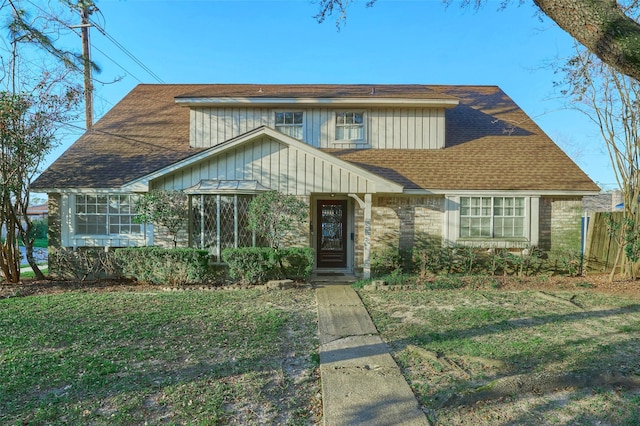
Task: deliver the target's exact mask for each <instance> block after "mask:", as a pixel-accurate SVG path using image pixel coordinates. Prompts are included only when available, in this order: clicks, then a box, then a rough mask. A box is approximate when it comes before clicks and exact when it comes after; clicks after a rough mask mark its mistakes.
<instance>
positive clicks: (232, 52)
mask: <svg viewBox="0 0 640 426" xmlns="http://www.w3.org/2000/svg"><path fill="white" fill-rule="evenodd" d="M454 1H455V0H454ZM365 3H366V1H365V0H357V1H355V2H354V3H353V4H352V6H351V7H350V9H349V15H348V19H347V23H346V25H345V26H343V27H342V28H341V30H340V31H337V30H336V26H335V23H334V21H333V20H331V21H327V22H325V23H323V24H319V23H317V21H316V20H315V19H314V18H313V16H314V15H315V14H316V13H317V10H318V6H317V4H314V3H312V2H311V1H308V0H256V1H248V0H247V1H243V0H226V1H225V0H201V1H186V0H173V1H151V0H117V1H116V0H97V6H98V8H99V9H100V13H97V14H95V15H94V16H93V20H94V21H96V22H97V23H98V24H100V25H101V26H102V27H103V28H104V29H105V30H106V32H107V33H108V35H109V36H110V37H112V38H113V39H115V40H116V41H117V42H119V43H120V44H121V45H122V46H124V47H125V48H126V49H127V50H128V51H129V52H130V53H132V54H133V55H134V56H135V57H136V58H137V59H138V60H139V61H140V62H142V63H143V64H144V65H145V66H146V67H147V68H148V69H150V70H151V71H152V72H153V73H154V74H155V75H157V76H158V77H159V78H160V79H161V80H162V81H163V82H165V83H265V84H267V83H375V84H384V83H415V84H482V85H498V86H500V87H501V88H502V89H503V90H504V91H505V92H506V93H507V94H508V95H509V96H511V97H512V98H513V99H514V100H515V102H516V103H518V104H519V105H520V107H521V108H523V109H524V110H525V111H526V112H527V113H528V114H529V115H530V116H531V117H533V118H534V119H535V120H536V122H537V123H538V124H539V125H540V127H541V128H542V129H543V130H544V131H545V132H546V133H547V134H548V135H549V136H550V137H551V138H553V139H554V140H555V141H556V143H558V145H560V147H562V148H563V149H564V150H565V152H566V153H567V154H568V155H569V156H570V157H571V158H573V159H574V161H576V162H577V163H578V164H579V165H580V166H581V167H582V169H583V170H584V171H585V172H586V173H587V174H588V175H589V176H590V177H591V178H592V179H593V180H594V181H596V182H597V183H598V184H600V185H601V186H602V187H604V188H605V189H611V188H613V187H616V186H617V185H616V184H615V178H614V175H613V172H612V170H611V167H610V165H609V161H608V156H607V155H606V148H605V145H604V142H602V141H601V139H600V136H599V134H598V129H597V128H596V127H595V126H594V125H592V124H591V123H590V122H589V121H588V120H587V119H586V118H585V117H584V116H583V115H582V114H581V113H579V112H577V111H573V110H568V109H566V108H565V107H566V105H565V104H566V101H565V100H564V99H562V98H560V97H559V95H558V94H557V93H554V88H553V82H554V81H556V80H559V79H560V76H558V75H554V72H553V67H551V66H550V64H553V63H555V62H558V58H561V57H566V56H568V55H570V54H571V52H572V50H573V41H572V39H571V37H569V36H568V35H567V34H566V33H564V32H563V31H562V30H560V29H559V28H558V27H557V26H556V25H555V24H554V23H553V22H552V21H551V20H549V19H547V18H544V19H542V20H541V19H540V16H538V15H536V9H535V8H534V6H533V5H532V3H531V2H526V3H525V4H523V5H522V6H518V5H517V3H518V2H517V1H513V3H514V4H512V5H510V6H509V7H507V8H506V9H505V10H501V11H499V9H500V2H499V1H494V0H489V1H488V2H487V4H486V5H485V6H484V7H483V8H481V9H480V10H478V11H474V10H473V9H471V8H467V9H463V8H460V7H459V6H458V3H454V4H452V5H451V6H449V7H445V6H444V5H443V4H442V3H441V2H440V1H439V0H413V1H402V0H378V2H377V3H376V5H375V6H374V7H371V8H367V7H365ZM91 42H92V45H93V49H92V56H93V59H94V61H96V62H97V63H98V64H99V65H100V66H101V68H102V72H101V73H100V74H96V75H95V76H94V77H95V78H96V79H98V80H100V81H103V82H108V81H112V80H114V79H115V78H116V77H122V79H121V80H120V81H119V82H117V83H113V84H101V83H96V95H95V110H96V118H99V117H100V116H101V115H103V114H104V113H105V112H107V111H108V110H109V109H110V108H111V107H113V105H115V104H116V103H117V102H118V101H119V100H120V99H121V98H122V97H123V96H124V95H126V94H127V93H128V92H129V91H130V90H131V89H132V88H133V87H135V85H137V84H139V83H140V82H142V83H156V82H158V81H157V80H156V79H155V78H154V77H153V76H152V75H150V74H149V73H147V72H146V71H145V70H144V69H143V68H141V67H140V66H139V65H137V64H136V63H135V62H134V61H133V60H132V59H130V58H129V57H127V55H125V54H124V53H123V52H122V51H121V50H120V49H119V48H118V47H117V46H116V45H115V44H114V43H113V42H112V41H110V40H109V39H108V38H107V37H105V36H104V35H102V34H100V32H99V31H97V30H96V29H92V30H91ZM77 49H78V50H79V49H80V41H79V39H78V47H77ZM105 54H106V55H105ZM123 68H124V70H123ZM125 70H126V71H125ZM83 124H84V122H82V125H83ZM74 137H77V135H75V136H74ZM72 140H73V137H71V138H70V137H67V138H66V139H65V141H64V143H63V145H62V147H61V148H60V149H58V150H56V151H55V152H54V153H53V154H52V155H51V157H50V158H49V162H50V161H52V160H53V159H55V158H56V157H57V156H59V155H60V154H61V153H62V151H63V150H64V149H65V148H67V147H68V146H69V145H70V143H71V142H72ZM532 166H533V167H535V165H532Z"/></svg>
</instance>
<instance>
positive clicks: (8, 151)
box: [0, 0, 83, 282]
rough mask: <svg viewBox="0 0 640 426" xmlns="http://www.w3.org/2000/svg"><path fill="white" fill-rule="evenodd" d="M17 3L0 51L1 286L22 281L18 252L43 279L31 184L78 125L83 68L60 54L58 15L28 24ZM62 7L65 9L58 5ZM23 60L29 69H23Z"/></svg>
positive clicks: (7, 12) (10, 6) (6, 12)
mask: <svg viewBox="0 0 640 426" xmlns="http://www.w3.org/2000/svg"><path fill="white" fill-rule="evenodd" d="M25 3H28V4H29V6H30V7H33V8H34V9H36V8H37V10H39V11H42V8H41V6H35V5H34V4H33V3H30V2H22V1H20V0H7V1H5V2H2V3H1V4H0V12H2V17H3V18H4V19H3V22H6V24H7V30H8V32H7V36H8V37H7V39H6V40H5V43H3V44H2V47H0V48H1V49H3V50H4V53H2V55H1V56H2V59H3V67H2V68H1V69H0V86H1V88H0V227H2V228H3V229H4V231H5V238H4V241H2V244H1V245H0V272H1V273H2V275H3V277H4V279H5V280H7V281H9V282H18V281H19V280H20V260H21V255H20V250H19V248H18V241H22V243H23V244H24V246H25V249H26V257H27V261H28V262H29V264H30V266H31V268H32V269H33V271H34V272H35V275H36V277H37V278H38V279H43V278H44V276H43V274H42V272H41V271H40V269H39V268H38V266H37V263H36V261H35V259H34V256H33V244H34V241H35V236H36V232H34V225H33V223H32V222H31V220H30V218H29V217H28V215H27V209H28V207H29V196H30V182H31V180H32V179H33V178H34V177H35V175H36V174H37V173H38V172H39V171H40V170H39V169H40V166H41V164H42V162H43V160H44V159H45V157H46V155H47V154H48V153H49V152H51V150H52V149H53V148H55V146H56V145H57V136H58V131H59V130H60V129H61V128H62V127H63V126H64V124H65V123H67V122H68V121H70V120H72V119H73V118H75V114H74V111H75V109H76V107H77V104H78V102H79V95H80V93H81V91H80V89H79V88H78V86H77V85H75V84H74V81H73V79H74V76H75V75H76V73H77V72H78V71H80V69H81V66H80V65H81V64H82V63H83V61H82V60H81V59H80V56H79V55H77V54H73V53H71V52H68V51H65V50H62V49H58V48H57V47H56V46H55V45H54V41H53V40H58V39H59V38H60V37H61V35H62V32H64V31H71V30H69V29H68V28H67V25H66V24H65V23H64V22H63V19H62V16H63V13H62V14H60V13H51V14H46V13H41V14H40V15H37V16H35V17H32V16H31V15H30V13H28V11H27V10H26V9H25V7H23V6H24V4H25ZM60 6H63V3H61V4H60ZM27 61H28V64H27Z"/></svg>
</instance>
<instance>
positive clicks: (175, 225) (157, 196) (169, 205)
mask: <svg viewBox="0 0 640 426" xmlns="http://www.w3.org/2000/svg"><path fill="white" fill-rule="evenodd" d="M135 209H136V212H137V213H138V214H137V215H136V216H135V218H134V220H135V221H136V222H138V223H153V224H156V225H160V226H164V227H165V228H166V229H167V231H168V232H169V234H170V235H171V237H172V238H173V246H174V247H177V246H178V234H179V233H180V230H181V229H182V228H183V227H184V225H185V223H186V221H187V218H188V215H189V206H188V204H187V196H186V194H185V193H184V192H181V191H166V190H153V191H151V192H148V193H146V194H144V195H143V196H142V197H140V198H139V199H138V200H137V201H136V204H135Z"/></svg>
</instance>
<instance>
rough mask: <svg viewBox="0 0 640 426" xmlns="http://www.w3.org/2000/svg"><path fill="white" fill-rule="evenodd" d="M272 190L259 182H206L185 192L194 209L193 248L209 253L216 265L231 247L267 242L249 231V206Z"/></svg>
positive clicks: (192, 217) (191, 228)
mask: <svg viewBox="0 0 640 426" xmlns="http://www.w3.org/2000/svg"><path fill="white" fill-rule="evenodd" d="M265 190H268V188H265V187H264V186H262V185H260V183H258V182H257V181H231V180H229V181H225V180H202V181H200V183H198V184H197V185H195V186H193V187H191V188H188V189H186V190H185V193H187V194H189V203H190V208H191V217H190V227H189V230H190V232H189V234H190V235H189V244H190V245H191V247H196V248H201V249H207V250H209V252H210V253H211V256H212V257H213V259H214V261H215V262H222V251H223V250H224V249H226V248H229V247H234V248H237V247H255V246H261V245H264V244H263V241H262V240H261V239H260V238H259V237H258V236H257V235H256V234H255V233H254V232H252V231H250V230H249V204H250V203H251V200H252V199H253V197H254V196H255V194H256V193H258V192H262V191H265Z"/></svg>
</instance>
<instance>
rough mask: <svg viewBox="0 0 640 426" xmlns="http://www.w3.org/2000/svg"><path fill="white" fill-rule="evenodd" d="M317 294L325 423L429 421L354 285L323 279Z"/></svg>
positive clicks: (329, 425) (333, 425)
mask: <svg viewBox="0 0 640 426" xmlns="http://www.w3.org/2000/svg"><path fill="white" fill-rule="evenodd" d="M316 298H317V301H318V335H319V338H320V375H321V380H322V405H323V420H324V424H325V425H327V426H340V425H350V426H351V425H368V426H377V425H416V426H418V425H424V426H428V425H429V422H428V421H427V418H426V416H425V415H424V413H423V412H422V410H420V406H419V405H418V401H417V400H416V398H415V396H414V395H413V392H412V391H411V388H410V387H409V385H408V384H407V382H406V381H405V379H404V377H403V376H402V373H401V372H400V368H398V365H397V364H396V362H395V361H394V360H393V358H392V357H391V355H390V354H389V351H388V349H387V346H386V344H385V343H384V342H383V341H382V339H380V336H378V331H377V330H376V328H375V326H374V325H373V322H372V321H371V318H370V317H369V314H368V312H367V310H366V309H365V307H364V305H363V304H362V301H361V300H360V297H359V296H358V294H357V293H356V292H355V291H354V290H353V288H351V286H349V285H340V284H333V285H331V284H321V286H320V287H318V288H317V289H316Z"/></svg>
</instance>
